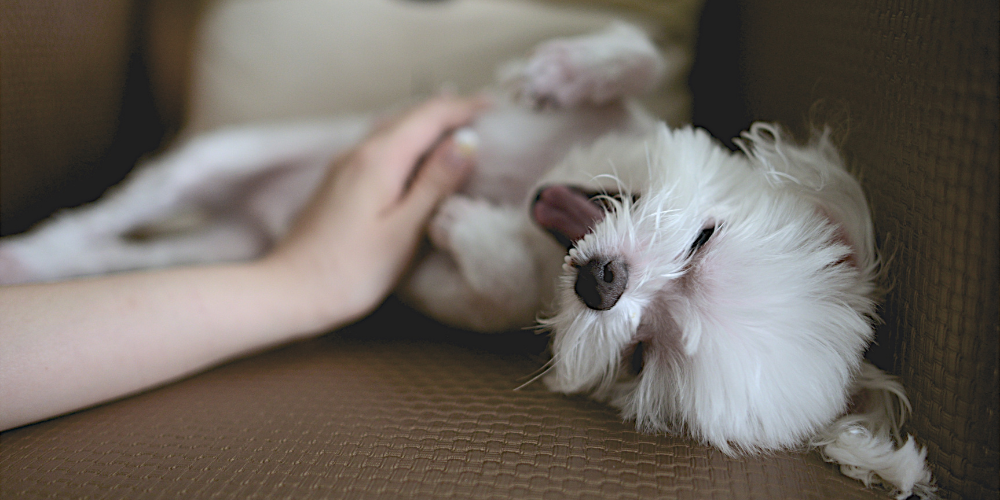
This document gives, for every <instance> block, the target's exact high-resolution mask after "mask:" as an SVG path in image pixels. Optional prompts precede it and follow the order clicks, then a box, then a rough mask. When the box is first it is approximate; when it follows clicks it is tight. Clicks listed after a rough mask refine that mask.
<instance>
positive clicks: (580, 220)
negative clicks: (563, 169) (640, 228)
mask: <svg viewBox="0 0 1000 500" xmlns="http://www.w3.org/2000/svg"><path fill="white" fill-rule="evenodd" d="M601 194H607V195H610V196H612V197H619V196H620V195H618V194H616V193H601V192H587V191H584V190H582V189H580V188H577V187H573V186H566V185H561V184H558V185H554V186H546V187H543V188H541V189H539V190H538V194H537V195H536V196H535V201H534V203H533V204H532V206H531V216H532V218H533V219H534V220H535V223H537V224H538V225H539V226H541V227H542V228H543V229H545V230H546V231H548V232H549V234H551V235H552V236H553V237H554V238H555V239H556V240H557V241H558V242H559V243H560V244H562V245H563V246H565V247H566V248H571V247H572V246H573V244H574V243H576V242H577V241H578V240H580V239H581V238H583V237H584V236H586V235H587V233H589V232H590V231H591V230H593V229H594V227H595V226H597V224H598V223H600V222H601V221H602V220H604V214H605V213H606V211H607V210H608V209H609V208H610V204H609V203H608V202H607V200H606V198H604V197H601V196H600V195H601Z"/></svg>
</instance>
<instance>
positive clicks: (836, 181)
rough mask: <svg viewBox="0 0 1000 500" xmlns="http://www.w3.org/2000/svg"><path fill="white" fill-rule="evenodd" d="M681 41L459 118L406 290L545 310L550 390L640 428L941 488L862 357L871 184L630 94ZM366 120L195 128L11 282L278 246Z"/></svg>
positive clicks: (68, 220)
mask: <svg viewBox="0 0 1000 500" xmlns="http://www.w3.org/2000/svg"><path fill="white" fill-rule="evenodd" d="M666 53H667V54H669V57H665V56H664V55H663V54H664V52H661V51H658V50H657V48H656V47H655V46H654V45H653V44H652V43H651V42H650V41H649V40H648V39H647V37H646V36H645V34H644V33H643V32H642V31H640V30H639V29H637V28H634V27H632V26H629V25H626V24H615V25H613V26H611V27H610V28H608V29H607V30H605V31H603V32H600V33H596V34H593V35H589V36H584V37H578V38H569V39H561V40H554V41H551V42H548V43H545V44H542V45H541V46H539V47H538V48H537V49H536V50H535V52H534V53H533V54H532V56H531V57H530V58H529V59H528V60H527V61H524V62H520V63H517V64H514V65H510V66H507V67H506V68H505V69H504V71H503V74H504V77H503V80H504V82H505V84H506V86H507V88H508V89H510V88H513V89H515V90H516V94H517V96H518V97H514V98H510V99H508V98H505V97H503V96H498V97H497V104H496V105H495V106H494V108H493V109H492V110H490V111H489V112H487V113H486V114H484V115H483V116H482V117H480V118H479V119H477V121H476V122H475V123H474V124H473V126H472V129H471V130H472V132H464V133H463V134H464V135H463V137H465V138H468V137H476V138H477V139H476V140H475V141H474V142H475V146H476V147H477V156H478V166H477V170H476V172H475V173H474V174H473V177H472V178H471V179H470V181H469V182H468V184H467V185H466V186H465V188H464V189H463V191H462V192H461V193H460V194H457V195H455V196H453V197H451V198H449V199H447V200H446V201H445V202H444V203H443V204H442V205H441V207H440V208H439V210H438V213H437V215H436V216H435V217H434V219H433V221H432V222H431V227H430V229H429V236H430V241H431V250H430V251H429V252H428V253H427V255H426V256H424V257H423V258H422V259H421V260H420V261H419V262H418V263H417V264H416V265H415V266H414V268H413V270H412V272H411V273H410V274H409V276H408V277H407V278H406V280H405V281H404V283H403V284H402V285H401V287H400V289H399V293H400V295H401V296H402V297H404V299H405V300H407V301H408V302H410V303H411V304H413V305H414V306H415V307H417V308H418V309H420V310H422V311H424V312H426V313H427V314H429V315H431V316H433V317H435V318H437V319H439V320H441V321H443V322H446V323H449V324H453V325H457V326H460V327H464V328H470V329H474V330H479V331H503V330H507V329H511V328H517V327H523V326H527V325H531V324H534V323H535V321H536V319H537V318H539V317H540V318H541V320H540V322H541V325H542V327H543V328H545V329H547V330H550V331H551V332H552V334H553V341H552V359H551V361H550V364H549V365H548V366H547V371H546V372H545V374H544V381H545V383H546V384H547V385H548V387H549V388H550V389H552V390H554V391H559V392H565V393H578V392H585V393H589V394H591V395H593V397H595V398H598V399H600V400H603V401H607V402H609V403H610V404H612V405H614V406H617V407H619V408H621V410H622V412H623V415H624V416H625V417H626V418H629V419H634V420H635V421H636V425H637V426H638V428H639V429H641V430H644V431H650V432H658V431H663V432H687V433H689V434H690V435H692V436H694V437H695V438H697V439H699V440H701V441H703V442H707V443H710V444H711V445H713V446H715V447H717V448H719V449H720V450H722V451H723V452H726V453H727V454H731V455H735V454H741V453H756V452H768V451H773V450H783V449H794V448H797V447H800V446H802V445H810V446H814V447H817V448H819V449H820V450H821V452H822V453H823V455H824V457H825V458H826V459H828V460H830V461H833V462H836V463H839V464H840V466H841V470H842V471H843V473H844V474H846V475H848V476H850V477H854V478H857V479H859V480H861V481H863V482H864V483H865V484H869V483H872V482H881V483H884V484H886V485H888V486H889V487H891V488H893V489H894V491H895V493H896V494H897V496H898V498H906V497H908V496H909V495H911V494H916V495H918V496H921V497H924V498H926V497H930V496H932V495H933V486H932V484H931V475H930V473H929V471H928V470H927V468H926V465H925V463H924V457H925V454H926V451H925V450H923V449H918V448H917V446H916V445H915V443H914V440H913V438H912V437H907V438H906V440H905V442H904V440H903V438H902V436H901V434H900V431H899V428H900V425H901V424H902V422H903V419H904V417H905V415H906V413H907V412H908V410H909V403H908V401H907V399H906V397H905V395H904V393H903V390H902V388H901V386H900V385H899V384H898V383H897V382H895V381H894V380H893V379H891V378H890V377H889V376H887V375H885V374H884V373H882V372H881V371H879V370H878V369H876V368H875V367H873V366H872V365H870V364H868V363H866V362H864V361H863V353H864V350H865V349H866V347H867V346H868V344H869V343H870V342H871V340H872V335H873V328H872V323H873V322H874V320H875V303H874V297H875V296H876V286H875V275H876V273H877V271H878V267H879V264H878V258H877V255H876V250H875V245H874V241H873V231H872V224H871V218H870V214H869V212H868V207H867V204H866V202H865V198H864V195H863V193H862V191H861V188H860V185H859V184H858V183H857V182H856V181H855V180H854V179H853V178H852V177H851V176H850V175H849V174H848V173H847V171H846V170H845V168H844V166H843V164H842V162H841V159H840V157H839V155H838V153H837V151H836V150H835V148H834V147H833V146H832V144H831V142H830V139H829V137H828V134H826V133H824V134H819V135H817V136H816V137H814V138H813V140H812V141H811V142H810V143H808V144H807V145H805V146H799V145H796V144H793V143H792V142H790V141H789V140H788V139H787V138H786V137H785V135H784V134H783V133H782V132H781V130H780V129H778V128H777V127H776V126H773V125H768V124H755V125H754V126H753V127H751V129H750V130H749V131H748V132H745V133H744V134H743V135H742V138H741V141H740V146H741V148H742V152H738V153H734V152H730V151H729V150H728V149H725V148H724V147H722V146H721V145H720V144H718V143H717V142H715V141H714V140H713V139H712V138H710V137H709V135H708V134H707V133H705V132H704V131H702V130H696V129H693V128H690V127H688V128H682V129H671V128H669V127H667V126H666V125H665V124H662V123H658V122H657V121H656V120H654V119H653V118H652V117H650V116H648V115H647V114H646V113H645V112H643V111H642V109H641V108H640V107H639V106H637V105H636V104H634V103H633V102H631V101H630V98H632V97H635V96H638V95H641V94H642V93H644V92H647V91H649V90H651V89H652V88H654V87H655V86H656V85H657V84H659V83H660V82H661V81H663V80H664V79H666V80H676V79H679V78H684V77H685V75H684V74H683V71H682V70H681V71H678V70H677V68H686V67H687V61H686V60H684V58H683V56H680V55H677V54H679V52H677V53H673V52H666ZM526 103H527V104H534V105H536V106H535V109H532V106H530V105H529V106H526V105H525V104H526ZM538 105H545V106H543V107H545V108H546V109H537V108H538ZM370 123H371V120H370V119H369V118H366V117H356V118H344V119H338V120H333V121H329V122H314V123H296V124H286V125H268V126H256V127H253V126H247V127H240V128H235V129H229V130H223V131H219V132H215V133H210V134H205V135H201V136H197V137H194V138H191V139H190V140H188V141H186V142H184V143H182V144H180V145H179V146H177V147H175V148H174V149H172V150H171V151H169V152H168V153H166V154H164V155H162V156H160V157H158V158H155V159H153V160H151V161H149V162H147V163H146V164H145V165H142V166H140V167H139V168H137V170H136V172H135V173H134V174H133V175H132V176H131V177H130V178H129V179H127V180H126V182H124V183H123V184H122V185H121V186H120V187H118V188H116V189H115V190H114V191H112V192H110V193H109V194H108V195H107V196H106V197H104V198H103V199H102V200H100V201H98V202H96V203H93V204H90V205H87V206H85V207H81V208H79V209H75V210H71V211H66V212H63V213H60V214H57V215H56V216H55V217H53V218H52V219H50V220H48V221H46V222H44V223H42V224H40V225H39V226H38V227H36V228H35V229H33V230H32V231H30V232H29V233H26V234H24V235H18V236H14V237H9V238H5V239H4V240H2V241H0V282H3V283H7V284H10V283H20V282H29V281H45V280H54V279H62V278H67V277H72V276H82V275H90V274H98V273H107V272H112V271H122V270H129V269H139V268H152V267H162V266H169V265H175V264H181V263H200V262H216V261H223V260H235V259H246V258H251V257H254V256H257V255H260V254H261V253H262V252H264V251H265V250H266V249H267V248H268V247H269V246H270V245H271V244H273V243H274V242H275V241H276V240H277V239H279V238H280V237H281V236H282V235H283V233H284V232H285V231H286V229H287V228H288V226H289V224H290V222H291V221H292V220H293V219H294V217H295V215H296V213H297V212H298V211H299V210H300V209H301V207H302V204H303V203H304V201H305V200H307V199H308V198H309V194H310V193H311V191H312V190H313V189H314V187H315V185H316V184H317V182H318V180H319V179H320V177H321V176H322V175H323V173H324V171H325V168H326V166H327V165H328V164H329V162H330V160H331V158H333V157H334V156H336V155H337V154H338V153H340V152H343V151H345V150H346V149H348V148H350V147H351V145H353V144H355V143H356V142H357V141H358V140H360V139H361V138H362V137H363V136H364V135H365V134H366V132H367V131H368V130H369V128H370ZM470 145H471V143H470ZM553 165H555V167H553ZM587 192H591V193H604V195H602V196H598V198H599V200H598V201H600V202H601V203H602V204H603V205H602V207H603V208H600V209H597V208H594V207H596V205H591V204H590V201H587V195H586V194H584V193H587ZM587 207H591V208H587ZM533 219H535V220H533ZM581 224H582V225H583V226H581ZM574 227H575V228H576V230H574ZM580 227H585V228H589V232H586V231H579V228H580ZM550 232H552V233H556V234H559V235H560V236H561V237H562V238H563V240H569V241H570V242H571V243H572V244H573V247H572V248H571V249H570V250H569V252H568V254H567V252H566V247H564V246H562V245H560V244H559V243H558V242H557V240H556V239H555V238H553V237H552V235H551V234H549V233H550ZM584 234H585V236H584ZM602 281H603V283H604V284H602ZM587 297H589V298H587Z"/></svg>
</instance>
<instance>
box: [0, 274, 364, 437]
mask: <svg viewBox="0 0 1000 500" xmlns="http://www.w3.org/2000/svg"><path fill="white" fill-rule="evenodd" d="M311 295H313V293H312V291H310V290H304V289H301V288H299V284H297V283H295V282H294V281H293V277H292V276H290V275H289V274H288V273H282V272H276V271H275V270H274V269H273V268H271V267H267V266H263V265H260V264H245V265H229V266H212V267H200V268H199V267H194V268H184V269H175V270H167V271H157V272H149V273H135V274H126V275H119V276H109V277H103V278H96V279H86V280H77V281H69V282H63V283H51V284H42V285H30V286H23V287H10V288H3V289H0V429H7V428H11V427H15V426H19V425H23V424H25V423H30V422H33V421H36V420H39V419H43V418H47V417H50V416H55V415H59V414H63V413H66V412H69V411H74V410H77V409H80V408H84V407H86V406H90V405H93V404H97V403H100V402H104V401H108V400H111V399H115V398H118V397H121V396H124V395H128V394H132V393H135V392H138V391H141V390H143V389H147V388H149V387H152V386H156V385H160V384H162V383H165V382H168V381H171V380H175V379H177V378H180V377H183V376H185V375H188V374H191V373H193V372H196V371H198V370H201V369H204V368H206V367H209V366H212V365H214V364H217V363H219V362H221V361H224V360H226V359H229V358H233V357H236V356H239V355H241V354H245V353H247V352H251V351H255V350H259V349H263V348H265V347H268V346H271V345H275V344H279V343H282V342H286V341H289V340H293V339H295V338H299V337H302V336H305V335H308V334H311V333H315V332H320V331H323V330H324V329H325V328H328V327H331V326H335V325H336V324H337V319H338V318H340V319H341V320H342V321H347V320H350V319H352V318H353V316H354V313H353V311H347V310H337V309H335V308H331V307H327V308H320V307H317V305H318V304H320V302H319V301H317V300H315V299H317V297H311ZM306 299H309V300H306ZM328 299H329V302H327V303H328V304H331V305H336V304H337V303H345V302H344V301H343V300H339V299H340V298H338V297H328Z"/></svg>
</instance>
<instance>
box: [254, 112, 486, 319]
mask: <svg viewBox="0 0 1000 500" xmlns="http://www.w3.org/2000/svg"><path fill="white" fill-rule="evenodd" d="M485 106H486V102H485V100H483V99H459V98H451V97H441V98H437V99H433V100H431V101H428V102H426V103H424V104H422V105H420V106H418V107H416V108H414V109H413V110H411V111H410V112H408V113H406V114H405V115H403V116H402V117H401V118H399V119H397V120H395V121H393V122H390V123H388V124H385V125H383V126H381V127H379V128H378V129H377V130H376V131H375V132H374V133H373V134H372V135H371V136H370V137H369V138H368V139H367V140H365V141H364V142H363V143H362V144H360V145H359V146H358V147H357V148H355V149H354V150H353V151H351V152H349V153H347V154H346V155H344V156H342V157H341V158H339V159H338V160H336V161H335V162H334V164H333V165H332V166H331V169H330V173H329V175H328V176H327V179H326V180H325V181H324V183H323V185H322V186H321V187H320V188H319V189H318V190H317V193H316V195H315V196H314V198H313V200H312V201H311V202H310V203H309V204H308V205H307V207H306V209H305V210H304V211H303V213H302V214H301V215H300V216H299V219H298V221H297V222H296V224H295V226H294V227H293V229H292V231H291V232H290V233H289V234H288V236H287V237H286V238H285V239H284V240H283V241H281V242H280V243H279V245H278V246H277V247H276V248H275V249H274V251H273V252H271V253H270V254H269V255H268V256H267V257H266V258H265V259H264V260H263V261H262V263H263V264H264V265H266V266H269V267H270V268H271V269H273V270H277V271H278V274H277V275H276V276H278V278H276V279H278V280H285V284H286V285H288V287H289V289H290V290H296V291H298V292H302V299H303V300H308V301H315V307H316V309H315V310H316V311H317V314H319V315H320V317H321V318H325V319H322V320H320V321H321V323H326V324H327V326H333V325H335V324H342V323H345V322H348V321H351V320H354V319H356V318H358V317H361V316H363V315H364V314H367V313H368V312H370V311H371V310H372V309H374V308H375V307H376V306H377V305H378V304H379V303H381V302H382V300H384V299H385V297H386V296H387V295H388V294H389V293H390V292H391V291H392V289H393V287H395V285H396V282H397V281H398V280H399V278H400V276H401V275H402V273H403V272H404V271H405V269H406V267H407V265H408V264H409V262H410V260H411V259H412V257H413V254H414V252H415V250H416V248H417V246H418V244H419V242H420V239H421V238H422V236H423V234H424V230H425V226H426V223H427V220H428V219H429V217H430V216H431V214H432V213H433V212H434V210H435V208H436V207H437V205H438V203H439V202H440V201H441V200H442V199H443V198H444V197H445V196H447V195H449V194H451V193H452V192H454V191H455V190H456V189H457V188H458V187H459V186H460V185H461V184H462V182H463V181H464V180H465V178H466V177H467V176H468V174H469V173H470V172H471V170H472V167H473V162H474V158H472V157H471V155H470V154H469V153H468V152H462V151H460V150H459V149H458V148H457V147H456V146H455V144H454V142H453V140H452V139H451V138H450V137H448V138H445V139H444V140H441V137H442V136H443V135H444V134H445V133H447V132H448V131H450V130H453V129H455V128H456V127H459V126H461V125H464V124H466V123H467V122H469V121H470V120H472V118H473V117H474V116H475V114H476V113H477V112H478V111H480V110H482V109H483V108H484V107H485Z"/></svg>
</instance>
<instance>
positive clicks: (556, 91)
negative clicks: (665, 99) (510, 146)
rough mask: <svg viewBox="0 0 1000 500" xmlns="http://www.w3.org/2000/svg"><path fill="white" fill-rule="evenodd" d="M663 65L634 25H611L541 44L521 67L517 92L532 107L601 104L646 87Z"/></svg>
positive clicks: (653, 83)
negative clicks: (594, 33) (600, 31)
mask: <svg viewBox="0 0 1000 500" xmlns="http://www.w3.org/2000/svg"><path fill="white" fill-rule="evenodd" d="M663 64H664V63H663V60H662V58H661V57H660V55H659V53H658V52H657V49H656V48H655V47H654V46H653V45H652V43H651V42H650V41H649V39H648V38H647V37H646V36H645V34H643V33H642V32H641V31H639V30H638V28H634V27H631V26H625V25H619V26H613V27H612V28H611V29H609V30H607V31H605V32H602V33H599V34H596V35H591V36H585V37H577V38H566V39H559V40H553V41H550V42H546V43H544V44H542V45H540V46H539V47H538V48H537V49H535V52H534V53H533V54H532V56H531V58H530V59H529V60H528V61H527V62H526V63H525V64H524V66H523V67H522V68H521V72H520V75H519V76H520V78H519V85H520V88H519V89H518V91H519V93H520V94H521V95H522V96H524V97H526V98H528V99H530V100H531V101H532V102H533V103H534V105H535V106H536V107H550V106H557V107H572V106H576V105H579V104H584V103H590V104H598V105H600V104H606V103H609V102H612V101H614V100H617V99H621V98H622V97H625V96H628V95H639V94H641V93H643V92H646V91H648V90H649V89H650V88H651V87H652V86H653V85H655V83H656V82H657V81H658V80H659V78H660V76H661V74H662V72H663Z"/></svg>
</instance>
